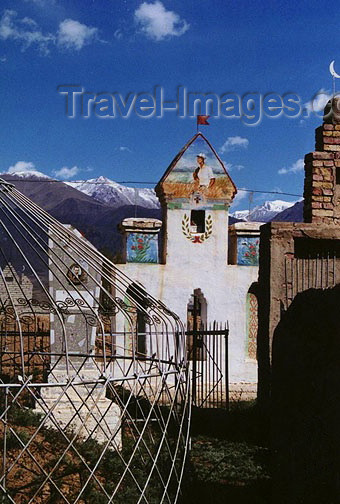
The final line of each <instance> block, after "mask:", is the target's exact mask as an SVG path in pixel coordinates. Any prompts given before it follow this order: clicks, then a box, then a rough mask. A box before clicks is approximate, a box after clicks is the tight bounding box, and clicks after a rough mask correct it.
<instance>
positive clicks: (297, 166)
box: [277, 158, 305, 175]
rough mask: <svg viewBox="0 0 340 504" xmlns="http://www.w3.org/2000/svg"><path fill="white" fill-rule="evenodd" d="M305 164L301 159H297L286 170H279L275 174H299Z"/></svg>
mask: <svg viewBox="0 0 340 504" xmlns="http://www.w3.org/2000/svg"><path fill="white" fill-rule="evenodd" d="M304 167H305V163H304V160H303V158H301V159H298V160H297V161H295V163H293V164H292V165H291V166H289V167H288V168H285V167H284V168H280V170H279V171H278V172H277V173H278V174H279V175H286V174H287V173H299V172H302V171H303V170H304Z"/></svg>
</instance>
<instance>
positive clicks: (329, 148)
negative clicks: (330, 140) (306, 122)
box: [325, 144, 340, 151]
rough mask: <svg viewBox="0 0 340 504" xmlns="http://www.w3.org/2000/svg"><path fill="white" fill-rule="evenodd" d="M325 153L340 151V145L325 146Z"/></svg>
mask: <svg viewBox="0 0 340 504" xmlns="http://www.w3.org/2000/svg"><path fill="white" fill-rule="evenodd" d="M325 151H340V145H330V144H325Z"/></svg>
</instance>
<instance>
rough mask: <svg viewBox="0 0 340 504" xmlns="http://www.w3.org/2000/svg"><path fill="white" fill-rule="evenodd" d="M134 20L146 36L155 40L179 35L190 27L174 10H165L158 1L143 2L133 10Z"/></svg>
mask: <svg viewBox="0 0 340 504" xmlns="http://www.w3.org/2000/svg"><path fill="white" fill-rule="evenodd" d="M135 21H136V23H137V25H138V26H139V27H140V29H141V31H142V32H143V33H144V34H145V35H146V36H147V37H148V38H150V39H152V40H156V41H157V42H158V41H160V40H164V39H166V38H170V37H179V36H181V35H183V34H184V33H185V32H186V31H188V29H189V27H190V25H189V24H188V23H187V22H186V21H185V20H184V19H181V18H180V16H179V15H178V14H176V12H173V11H170V10H166V8H165V7H164V5H163V4H162V2H159V1H156V2H154V3H147V2H143V3H142V4H141V5H140V6H139V7H138V9H136V10H135Z"/></svg>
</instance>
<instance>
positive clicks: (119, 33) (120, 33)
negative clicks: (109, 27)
mask: <svg viewBox="0 0 340 504" xmlns="http://www.w3.org/2000/svg"><path fill="white" fill-rule="evenodd" d="M113 36H114V38H115V39H117V40H120V39H121V38H123V31H122V30H121V29H120V28H117V30H116V31H115V32H114V33H113Z"/></svg>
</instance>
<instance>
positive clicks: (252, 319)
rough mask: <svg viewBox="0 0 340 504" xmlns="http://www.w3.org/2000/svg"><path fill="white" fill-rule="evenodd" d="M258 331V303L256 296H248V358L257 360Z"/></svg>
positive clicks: (249, 293)
mask: <svg viewBox="0 0 340 504" xmlns="http://www.w3.org/2000/svg"><path fill="white" fill-rule="evenodd" d="M257 331H258V301H257V297H256V296H255V294H253V293H252V292H248V294H247V357H248V358H249V359H253V360H255V359H256V348H257Z"/></svg>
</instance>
